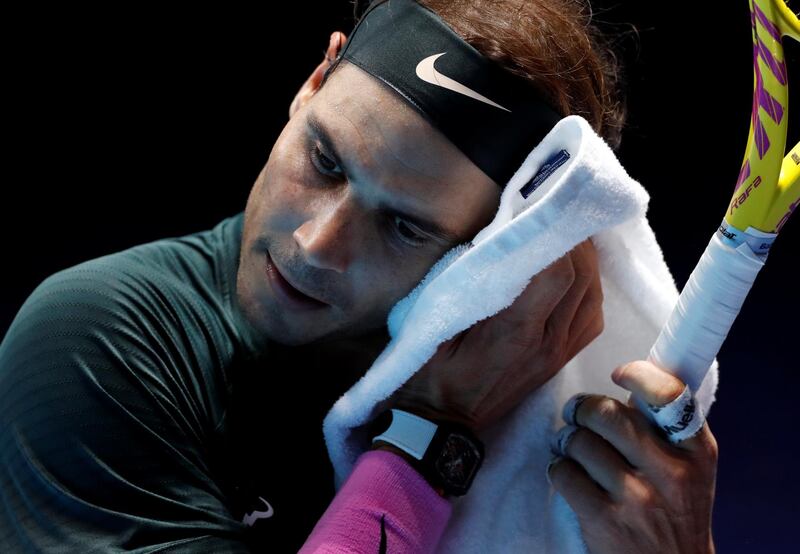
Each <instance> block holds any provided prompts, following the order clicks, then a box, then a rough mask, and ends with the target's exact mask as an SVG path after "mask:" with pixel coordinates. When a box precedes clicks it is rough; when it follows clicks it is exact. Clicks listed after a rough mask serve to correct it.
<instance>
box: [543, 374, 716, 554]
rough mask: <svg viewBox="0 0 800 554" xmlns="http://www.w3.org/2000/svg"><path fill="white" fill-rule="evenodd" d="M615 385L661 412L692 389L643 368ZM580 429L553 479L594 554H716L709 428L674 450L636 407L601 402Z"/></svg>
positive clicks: (589, 401) (593, 401) (583, 411)
mask: <svg viewBox="0 0 800 554" xmlns="http://www.w3.org/2000/svg"><path fill="white" fill-rule="evenodd" d="M611 377H612V379H613V381H614V382H615V383H617V384H618V385H620V386H622V387H624V388H625V389H627V390H629V391H631V392H633V393H634V394H635V395H636V396H637V397H639V398H641V399H643V400H645V401H647V402H648V403H650V404H653V405H656V406H659V405H664V404H667V403H669V402H671V401H672V400H674V399H675V398H677V397H678V395H680V393H681V392H682V391H683V389H684V383H683V382H681V381H680V379H678V378H677V377H675V376H673V375H672V374H670V373H667V372H666V371H664V370H663V369H661V368H659V367H658V366H656V365H654V364H652V363H650V362H648V361H643V360H637V361H634V362H631V363H628V364H625V365H622V366H620V367H618V368H616V369H615V370H614V372H613V373H612V375H611ZM575 421H576V424H577V427H578V430H577V431H575V432H574V434H572V436H571V438H569V439H568V442H567V445H566V449H565V450H566V452H565V453H566V457H565V458H563V459H562V460H561V461H556V462H555V463H553V464H551V465H550V467H549V479H550V481H551V482H552V484H553V487H554V488H555V490H556V491H558V492H559V493H561V495H562V496H563V497H564V499H565V500H566V501H567V502H568V503H569V505H570V506H571V507H572V509H573V511H574V512H575V513H576V515H577V516H578V520H579V522H580V525H581V530H582V531H583V537H584V540H585V541H586V545H587V546H588V548H589V551H590V552H592V554H601V553H614V554H620V553H626V552H631V553H633V552H637V553H638V552H648V553H650V554H658V553H661V552H663V553H670V554H676V553H680V554H687V553H703V554H708V553H713V552H714V543H713V540H712V536H711V510H712V506H713V503H714V485H715V481H716V471H717V443H716V440H715V439H714V436H713V435H712V434H711V431H710V429H709V427H708V422H706V423H704V424H703V428H702V429H701V430H700V431H699V432H698V433H697V434H696V435H694V436H693V437H691V438H689V439H686V440H684V441H681V442H679V443H677V444H672V443H670V442H668V440H667V439H666V437H665V436H664V435H663V434H662V431H661V430H660V429H658V428H657V427H656V426H655V425H654V424H653V423H651V422H650V421H649V420H648V419H647V417H646V416H645V415H643V414H642V413H641V412H639V411H638V410H637V409H636V408H635V407H634V405H633V401H632V400H630V401H629V402H628V405H625V404H623V403H622V402H619V401H618V400H615V399H612V398H609V397H607V396H601V395H590V396H588V397H587V398H586V399H585V400H584V401H583V402H581V403H580V404H579V406H578V409H577V410H576V411H575Z"/></svg>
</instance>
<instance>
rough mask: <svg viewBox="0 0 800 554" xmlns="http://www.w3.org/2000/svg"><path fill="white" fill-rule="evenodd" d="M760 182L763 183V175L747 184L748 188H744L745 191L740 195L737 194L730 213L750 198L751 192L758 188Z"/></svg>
mask: <svg viewBox="0 0 800 554" xmlns="http://www.w3.org/2000/svg"><path fill="white" fill-rule="evenodd" d="M760 184H761V175H759V176H757V177H756V178H755V179H753V182H752V183H750V184H749V185H747V188H746V189H744V192H743V193H742V194H740V195H739V196H737V197H736V200H734V201H733V202H732V203H731V211H730V213H731V214H732V213H733V210H735V209H736V208H740V207H741V206H742V204H744V201H745V200H747V199H748V198H750V192H751V191H752V190H753V189H757V188H758V185H760ZM729 215H730V214H729Z"/></svg>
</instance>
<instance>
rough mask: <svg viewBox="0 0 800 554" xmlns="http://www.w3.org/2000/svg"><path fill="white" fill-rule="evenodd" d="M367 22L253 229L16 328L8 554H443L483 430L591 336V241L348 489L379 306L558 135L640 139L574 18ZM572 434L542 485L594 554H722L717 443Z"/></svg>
mask: <svg viewBox="0 0 800 554" xmlns="http://www.w3.org/2000/svg"><path fill="white" fill-rule="evenodd" d="M358 8H359V16H360V19H359V21H358V24H357V25H356V28H355V29H354V31H353V32H352V33H351V34H350V37H349V40H348V37H345V36H344V35H343V34H342V33H341V32H335V33H333V34H332V35H331V37H330V42H329V44H328V47H327V50H326V52H325V56H324V57H323V59H322V60H321V61H320V63H319V65H318V66H317V67H316V68H315V69H314V71H313V72H312V73H311V74H310V75H309V77H308V79H307V81H306V82H305V83H304V84H303V85H302V87H301V88H300V90H299V91H298V93H297V95H296V97H295V99H294V101H293V102H292V104H291V106H290V108H289V115H290V118H289V121H288V122H287V124H286V126H285V128H284V129H283V132H282V133H281V135H280V136H279V138H278V139H277V141H276V142H275V144H274V146H273V148H272V151H271V152H270V154H269V157H268V160H267V162H266V164H265V166H264V168H263V170H262V171H261V173H260V175H259V176H258V178H257V180H256V182H255V183H254V185H253V188H252V191H251V194H250V196H249V198H248V201H247V205H246V207H245V209H244V210H243V211H242V212H240V213H238V214H236V215H234V216H231V217H229V218H226V219H225V220H223V221H221V222H219V223H218V224H217V225H216V226H214V227H213V228H211V229H208V230H204V231H200V232H197V233H194V234H191V235H187V236H182V237H175V238H165V239H162V240H158V241H155V242H151V243H146V244H141V245H138V246H135V247H133V248H130V249H127V250H124V251H120V252H116V253H113V254H110V255H107V256H103V257H99V258H96V259H92V260H88V261H86V262H84V263H81V264H79V265H76V266H74V267H71V268H67V269H65V270H62V271H59V272H57V273H55V274H53V275H51V276H50V277H48V278H47V279H45V280H44V281H43V282H42V283H41V284H39V286H38V287H37V288H36V289H35V290H34V291H33V293H32V294H31V295H30V296H29V297H28V299H27V300H26V302H25V303H24V304H23V306H22V307H21V309H20V310H19V312H18V313H17V315H16V317H15V319H14V320H13V322H12V325H11V327H10V329H9V331H8V333H7V334H6V336H5V337H4V339H3V342H2V344H0V552H13V553H16V552H73V551H76V552H77V551H91V552H112V551H113V552H117V551H120V550H131V551H136V552H214V553H223V552H296V551H297V550H298V549H301V551H302V552H371V553H372V552H390V553H400V552H415V553H417V552H433V551H435V549H436V545H437V543H438V542H439V539H440V537H441V534H442V532H443V530H444V528H445V527H446V525H447V521H448V518H449V517H450V514H451V507H452V505H451V502H452V498H453V497H456V496H459V495H463V494H468V489H469V485H470V483H471V480H472V478H474V475H475V473H476V472H477V471H479V470H480V460H481V458H482V456H483V455H484V452H483V451H482V444H481V442H480V433H481V431H482V429H484V428H485V427H486V426H487V425H489V424H490V423H491V422H493V421H495V420H496V419H497V418H499V417H501V416H502V415H504V414H505V413H507V412H508V411H509V410H511V409H512V408H513V407H514V406H516V405H517V404H518V403H519V402H520V401H521V400H522V399H523V398H524V397H525V396H527V395H528V394H529V393H530V392H532V391H533V390H535V389H536V388H537V387H539V386H541V385H542V384H543V383H545V382H546V381H547V380H548V379H550V378H551V377H552V376H553V375H555V374H556V373H557V372H558V371H559V369H560V368H561V367H563V366H564V364H565V363H566V362H567V361H569V360H570V359H571V358H572V357H573V356H574V355H575V354H577V353H578V352H580V351H581V350H582V349H583V348H584V347H585V346H586V345H587V344H589V343H590V342H591V341H592V340H593V339H594V338H595V337H596V336H597V335H598V334H599V333H600V332H601V331H602V329H603V319H602V311H601V302H602V290H601V288H600V281H599V272H598V268H597V257H596V254H595V251H594V248H593V245H592V243H591V241H585V242H583V243H581V244H580V245H578V246H577V247H576V248H575V249H573V250H572V251H571V252H569V253H568V254H567V255H565V256H564V257H563V258H561V259H560V260H559V261H558V262H556V263H554V264H552V265H551V266H550V267H548V268H547V269H545V270H544V271H542V272H541V273H540V274H538V275H537V276H536V277H535V278H534V279H533V280H532V281H531V284H530V285H529V286H528V288H527V289H526V290H525V291H524V292H523V294H522V295H520V296H519V297H518V298H517V300H516V301H515V302H514V304H513V305H512V306H510V307H509V308H508V309H506V310H504V311H502V312H500V313H499V314H497V315H496V316H494V317H492V318H490V319H488V320H485V321H483V322H481V323H480V327H479V329H478V331H479V332H471V333H469V334H462V335H460V336H457V337H455V338H454V339H453V340H451V341H448V342H447V343H445V344H444V345H442V347H441V348H440V350H439V351H438V352H437V354H436V355H435V356H434V357H433V358H432V359H431V360H430V361H429V363H428V364H427V365H426V366H425V367H423V368H422V369H421V370H420V372H419V373H418V374H417V375H415V377H414V378H413V379H412V380H411V381H409V383H407V385H406V386H404V387H403V388H402V389H401V390H400V391H399V392H398V393H397V394H396V395H395V396H394V397H393V398H392V399H391V403H390V404H389V405H387V408H389V407H391V408H393V411H391V412H389V411H387V414H390V413H391V416H389V420H386V421H382V422H379V421H378V420H376V422H375V428H374V433H375V439H376V440H375V441H374V442H373V448H372V449H371V450H369V451H367V452H365V453H364V454H363V455H362V456H361V457H360V458H359V460H358V463H357V465H356V468H355V470H354V471H353V473H352V474H351V475H350V477H349V478H348V480H347V481H346V482H345V484H344V485H343V486H342V488H341V489H340V490H339V491H338V493H337V492H336V491H335V490H334V487H333V480H332V468H331V466H330V462H329V460H328V458H327V454H326V451H325V445H324V443H323V439H322V433H321V423H322V419H323V417H324V415H325V414H326V413H327V410H328V409H329V408H330V406H331V405H332V404H333V402H334V401H335V400H336V399H337V398H338V397H339V396H340V395H341V394H342V393H344V392H345V391H346V390H347V389H348V388H350V386H351V385H352V384H353V383H354V382H355V380H356V379H357V378H358V377H359V376H360V375H362V374H363V373H364V371H366V370H367V369H368V368H369V367H370V365H371V364H372V361H373V360H374V359H375V357H376V356H377V355H378V354H379V353H380V352H381V351H382V349H383V348H384V347H385V345H386V344H387V342H388V340H389V337H388V334H387V330H386V317H387V314H388V311H389V309H390V308H391V307H392V306H393V305H394V304H395V303H396V302H397V301H398V300H399V299H401V298H402V297H404V296H405V295H406V294H408V292H410V290H411V289H412V287H413V286H415V285H416V284H417V283H418V282H419V281H420V280H421V279H422V277H424V275H425V274H426V272H427V271H428V269H430V267H431V266H432V265H433V264H434V263H435V262H436V261H437V260H438V259H439V258H440V257H441V256H442V255H443V254H444V253H445V252H446V251H447V250H449V249H450V248H451V247H453V246H455V245H457V244H460V243H463V242H466V241H468V240H469V239H470V238H471V237H472V236H474V235H475V234H476V233H477V232H478V231H479V230H480V229H482V228H483V227H484V226H485V225H487V224H488V223H489V222H490V221H491V219H492V218H493V216H494V213H495V211H496V209H497V206H498V203H499V198H500V194H501V192H502V187H503V185H504V184H505V183H506V182H507V180H508V178H509V177H510V176H511V174H512V173H513V172H514V170H516V168H517V167H519V165H520V163H521V162H522V159H523V158H524V156H525V155H526V154H527V153H528V152H530V150H531V149H532V148H533V147H534V146H535V145H536V144H537V143H538V142H539V141H540V140H541V138H542V137H543V136H544V135H545V134H546V133H547V132H548V130H549V129H550V128H552V126H553V125H554V124H555V122H557V121H558V119H559V118H561V117H563V116H565V115H569V114H572V113H576V114H580V115H582V116H584V117H585V118H586V119H587V120H588V121H589V122H590V123H591V124H592V125H593V127H594V128H595V129H596V130H597V132H598V133H599V134H601V135H602V136H603V137H604V138H606V140H607V142H608V143H609V144H610V145H612V147H616V146H618V145H619V140H620V135H621V130H622V126H623V122H624V106H623V103H622V101H621V100H620V99H619V97H618V93H619V91H617V89H616V78H617V72H618V68H617V67H616V65H615V63H614V61H613V56H612V55H611V53H610V50H609V49H608V48H607V47H606V46H605V45H604V43H603V41H602V40H601V38H600V36H599V34H598V33H597V32H596V30H595V28H594V27H592V26H591V25H589V24H588V16H587V14H586V13H585V12H586V9H587V8H586V6H584V5H582V4H579V3H577V2H574V1H571V0H524V1H523V0H491V1H489V0H462V1H456V0H419V2H416V1H414V0H378V1H377V2H374V3H373V4H372V5H370V6H358ZM490 366H491V367H493V368H495V371H492V372H488V371H485V368H487V367H490ZM455 374H457V375H458V378H454V377H453V375H455ZM465 375H466V376H468V377H467V378H465V377H464V376H465ZM614 379H615V381H616V382H617V383H618V384H619V385H621V386H623V387H624V388H626V389H628V390H630V391H633V392H635V393H636V394H637V395H639V396H640V397H642V398H643V399H645V400H647V401H648V402H650V403H651V404H653V405H656V406H660V405H665V404H668V403H670V402H671V401H673V400H674V399H675V398H676V397H677V396H678V395H679V394H680V392H681V391H682V390H683V384H682V383H681V382H680V381H678V380H677V379H676V378H674V377H672V376H671V375H669V374H667V373H665V372H663V371H661V370H659V369H658V368H656V367H654V366H652V365H650V364H648V363H647V362H644V361H641V360H638V361H632V362H631V363H630V364H627V365H624V366H621V367H620V368H617V370H616V371H615V373H614ZM394 410H396V411H394ZM565 419H566V420H567V422H568V423H569V424H570V425H568V426H567V427H566V428H565V431H564V432H562V433H560V434H559V439H558V441H556V443H555V444H554V447H553V449H554V453H555V454H556V455H557V456H556V457H555V458H554V463H553V464H552V465H551V467H550V468H549V471H548V475H549V479H550V480H551V482H552V485H553V487H554V488H555V490H557V491H558V492H560V493H561V494H563V495H564V497H565V498H566V500H567V501H568V502H569V503H570V505H571V506H572V508H573V509H574V510H575V512H576V513H577V515H578V517H579V520H580V523H581V527H582V531H583V534H584V537H585V539H586V543H587V546H588V547H589V549H590V551H591V552H593V553H606V552H607V553H612V552H613V553H619V552H649V553H659V552H670V553H676V552H681V553H684V552H686V553H688V552H692V553H694V552H697V553H708V552H713V550H714V547H713V542H712V538H711V530H710V520H711V507H712V503H713V496H714V482H715V471H716V444H715V441H714V438H713V436H712V435H711V433H710V431H709V429H708V425H707V424H705V425H704V426H703V428H702V429H701V431H700V432H699V433H697V434H696V435H694V436H692V437H689V438H687V439H686V440H684V441H682V442H680V443H678V444H671V443H670V442H668V441H667V439H666V438H665V437H664V436H662V435H661V434H660V432H659V431H658V430H657V429H655V428H654V427H653V426H651V425H650V424H649V423H648V422H647V421H646V420H645V419H644V417H643V416H641V414H639V412H637V411H636V410H635V409H633V408H631V407H629V406H625V405H623V404H621V403H620V402H618V401H616V400H612V399H609V398H606V397H600V396H591V395H590V396H582V397H580V398H578V399H576V401H575V402H571V403H570V404H569V405H568V406H567V410H566V413H565ZM387 422H388V423H387ZM414 429H432V430H434V431H435V433H434V435H433V436H434V437H436V439H437V440H427V441H425V443H424V448H425V452H424V456H420V457H417V456H414V455H411V454H409V452H408V451H407V450H406V449H404V448H402V447H400V446H398V445H399V444H402V441H398V440H397V439H398V437H400V438H401V439H402V438H403V437H405V438H406V439H408V440H409V441H411V442H415V441H419V439H420V436H419V435H418V434H415V431H414ZM379 437H380V438H379ZM453 437H460V439H459V441H454V440H453ZM437 456H438V457H439V458H441V457H442V456H452V457H453V460H455V462H456V463H453V464H449V465H448V467H449V468H450V469H448V470H442V468H441V467H439V468H438V469H437V468H436V467H435V466H434V465H432V464H430V463H426V462H430V460H431V459H434V458H436V457H437ZM690 469H691V470H690Z"/></svg>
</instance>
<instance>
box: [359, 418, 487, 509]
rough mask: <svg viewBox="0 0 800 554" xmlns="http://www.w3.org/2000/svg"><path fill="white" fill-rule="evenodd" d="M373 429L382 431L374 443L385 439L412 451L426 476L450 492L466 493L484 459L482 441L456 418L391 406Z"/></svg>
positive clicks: (405, 450)
mask: <svg viewBox="0 0 800 554" xmlns="http://www.w3.org/2000/svg"><path fill="white" fill-rule="evenodd" d="M372 430H373V432H378V433H379V434H378V435H377V436H375V437H374V438H373V439H372V442H373V443H374V442H376V441H383V442H386V443H389V444H392V445H393V446H395V447H397V448H399V449H401V450H403V451H404V452H406V453H407V454H409V456H411V457H412V458H413V459H414V460H416V463H413V464H412V465H414V467H415V468H416V469H417V470H418V471H419V472H420V473H421V474H422V475H423V477H425V479H427V481H428V482H429V483H430V484H431V485H432V486H434V487H438V488H442V489H443V490H444V491H445V493H446V494H448V495H451V496H462V495H464V494H466V493H467V491H468V490H469V488H470V486H471V485H472V481H473V480H474V478H475V475H476V474H477V472H478V469H480V466H481V464H482V462H483V456H484V447H483V443H482V442H481V441H480V440H479V439H478V438H477V437H476V436H475V435H474V434H473V433H472V432H471V431H470V430H469V429H468V428H467V427H466V426H464V425H460V424H457V423H454V422H448V421H431V420H428V419H426V418H423V417H420V416H418V415H416V414H413V413H410V412H407V411H405V410H399V409H397V408H392V409H391V411H387V412H385V413H384V414H382V415H381V417H379V418H378V419H377V420H376V422H375V423H374V425H373V427H372Z"/></svg>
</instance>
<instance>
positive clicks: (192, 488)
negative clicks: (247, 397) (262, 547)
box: [0, 262, 249, 554]
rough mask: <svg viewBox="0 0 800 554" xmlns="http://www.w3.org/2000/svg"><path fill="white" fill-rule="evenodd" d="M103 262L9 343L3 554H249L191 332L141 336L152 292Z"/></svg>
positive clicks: (4, 357) (39, 302)
mask: <svg viewBox="0 0 800 554" xmlns="http://www.w3.org/2000/svg"><path fill="white" fill-rule="evenodd" d="M103 263H104V264H105V265H102V266H101V265H99V264H100V262H98V263H96V264H91V265H83V266H81V267H79V268H76V270H73V271H70V270H67V271H64V272H61V273H59V274H57V275H55V276H54V277H51V278H50V279H48V280H47V281H46V282H45V283H43V284H42V285H41V286H39V287H38V288H37V289H36V291H34V293H33V294H32V295H31V296H30V298H29V299H28V300H27V301H26V303H25V304H24V305H23V306H22V308H21V309H20V311H19V313H18V315H17V317H16V318H15V320H14V322H13V323H12V325H11V327H10V329H9V331H8V333H7V334H6V336H5V338H4V340H3V341H2V343H0V551H2V552H85V551H87V550H91V551H93V552H99V551H103V552H108V551H115V552H116V551H122V550H129V549H131V548H136V549H141V550H142V551H143V550H148V551H155V550H159V549H163V550H164V551H167V550H168V551H169V552H215V553H232V552H235V553H240V554H244V553H246V552H248V551H249V550H248V549H247V546H246V544H245V542H244V531H245V528H246V527H245V526H244V525H243V524H242V523H241V522H240V521H238V520H237V519H235V518H234V517H233V516H232V514H231V513H230V512H229V511H228V507H227V506H226V502H225V498H224V495H223V493H222V492H221V490H220V486H219V483H218V482H217V481H216V480H215V479H216V477H215V474H214V472H213V471H212V470H211V468H210V467H209V464H208V462H207V460H206V459H205V457H204V452H205V450H206V446H205V442H204V441H205V437H207V434H208V429H209V428H210V426H211V425H212V424H213V421H211V420H210V419H208V418H207V417H206V413H205V412H203V411H201V408H202V407H203V406H204V404H203V403H202V398H199V397H198V395H197V394H195V389H194V388H192V386H191V384H192V382H193V381H192V380H191V379H188V378H182V376H183V375H186V374H187V372H190V371H192V368H191V367H189V366H180V365H179V360H177V359H176V358H177V356H175V355H173V353H175V352H179V351H180V347H181V345H180V343H177V342H175V341H174V340H173V339H172V338H173V337H180V334H179V333H177V332H168V331H167V330H166V329H165V328H164V327H160V326H156V323H155V322H156V321H158V320H165V321H166V320H167V319H166V318H163V317H162V318H157V317H155V315H154V316H153V317H152V318H150V321H152V322H153V324H152V325H151V326H150V327H144V326H143V324H142V322H143V321H146V320H145V319H144V316H143V315H142V316H141V317H140V316H138V315H137V314H141V313H143V312H142V309H138V310H136V309H134V307H137V308H139V307H141V306H154V305H157V304H156V303H155V302H154V301H153V302H151V299H149V298H148V297H146V296H144V292H143V291H146V290H149V289H146V288H145V287H142V286H140V285H139V284H138V283H136V282H134V283H131V282H130V279H131V278H130V277H128V275H129V274H126V273H124V272H122V271H119V270H117V269H115V267H114V266H112V265H111V264H110V263H107V262H103ZM95 270H96V271H95ZM130 275H136V274H135V273H133V272H130ZM159 292H160V295H161V296H159V297H158V298H160V299H164V298H167V295H168V294H171V291H170V290H169V289H168V287H167V286H162V287H160V289H159ZM124 302H125V303H127V304H124V305H123V303H124ZM147 302H150V303H149V304H146V303H147ZM170 306H178V307H179V308H180V306H181V305H180V304H178V303H172V304H170ZM182 319H186V318H182ZM184 358H185V359H190V358H189V357H184ZM181 371H183V373H180V372H181ZM193 375H194V374H193ZM194 382H198V383H202V387H203V388H204V389H205V390H207V391H208V395H209V397H211V396H214V391H213V389H212V387H213V386H214V383H213V382H212V381H210V380H202V375H196V380H195V381H194Z"/></svg>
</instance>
